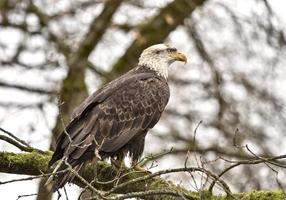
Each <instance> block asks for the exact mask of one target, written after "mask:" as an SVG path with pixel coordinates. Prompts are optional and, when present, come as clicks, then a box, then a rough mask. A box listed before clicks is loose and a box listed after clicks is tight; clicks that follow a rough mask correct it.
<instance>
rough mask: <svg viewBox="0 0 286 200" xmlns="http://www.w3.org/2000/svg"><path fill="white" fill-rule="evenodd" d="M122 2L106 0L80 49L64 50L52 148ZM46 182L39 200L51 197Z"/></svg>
mask: <svg viewBox="0 0 286 200" xmlns="http://www.w3.org/2000/svg"><path fill="white" fill-rule="evenodd" d="M122 1H123V0H108V1H106V3H105V6H104V8H103V10H102V12H101V14H100V15H99V16H98V17H96V18H95V19H94V20H93V22H92V23H91V25H90V27H89V30H88V32H87V34H86V35H85V37H84V38H83V40H82V41H81V43H80V44H79V46H78V48H77V50H76V51H75V52H73V53H69V54H67V53H64V55H65V56H66V59H67V64H68V74H67V76H66V78H65V80H64V81H63V84H62V87H61V90H60V94H59V100H60V102H59V104H60V107H59V109H60V111H59V115H58V117H57V122H56V125H55V127H54V129H53V131H52V132H53V135H52V139H51V145H50V149H51V150H53V149H54V148H55V146H56V138H58V136H59V134H60V133H61V132H62V130H63V127H64V126H65V124H67V123H68V122H69V119H70V116H71V114H72V112H73V110H74V108H75V107H76V106H78V105H79V104H80V103H81V102H82V101H83V100H84V99H85V98H86V97H87V95H88V94H87V88H86V84H85V71H86V68H87V66H88V57H89V55H90V54H91V52H92V51H93V49H94V48H95V47H96V45H97V44H98V42H99V41H100V40H101V38H102V36H103V34H104V33H105V31H106V29H107V28H108V27H109V25H110V23H111V20H112V17H113V15H114V13H115V12H116V10H117V9H118V7H119V6H120V5H121V3H122ZM60 49H62V48H60ZM65 52H67V51H65ZM45 182H46V179H45V178H43V179H42V180H41V181H40V184H39V190H38V193H39V195H38V197H37V200H50V199H51V196H47V195H46V193H47V191H48V190H47V188H46V187H45ZM41 194H44V195H41Z"/></svg>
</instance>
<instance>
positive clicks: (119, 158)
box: [111, 152, 126, 171]
mask: <svg viewBox="0 0 286 200" xmlns="http://www.w3.org/2000/svg"><path fill="white" fill-rule="evenodd" d="M111 164H112V165H113V166H115V168H116V169H117V170H118V171H122V170H123V169H124V168H126V167H125V164H124V153H123V152H119V153H118V154H117V155H116V158H111Z"/></svg>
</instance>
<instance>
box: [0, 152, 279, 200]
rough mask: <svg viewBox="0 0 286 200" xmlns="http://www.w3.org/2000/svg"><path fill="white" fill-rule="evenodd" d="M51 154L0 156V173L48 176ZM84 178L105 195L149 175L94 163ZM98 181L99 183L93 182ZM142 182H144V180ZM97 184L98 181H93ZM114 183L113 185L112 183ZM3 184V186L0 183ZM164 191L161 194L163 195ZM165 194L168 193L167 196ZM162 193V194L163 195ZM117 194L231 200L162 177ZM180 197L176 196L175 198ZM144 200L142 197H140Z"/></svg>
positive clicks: (274, 199)
mask: <svg viewBox="0 0 286 200" xmlns="http://www.w3.org/2000/svg"><path fill="white" fill-rule="evenodd" d="M51 155H52V152H50V151H48V152H46V153H45V154H42V153H38V152H31V153H12V152H0V172H4V173H11V174H25V175H32V176H36V175H40V174H46V173H49V172H50V171H51V169H48V161H49V160H50V158H51ZM80 174H81V176H82V177H83V178H85V179H86V180H87V181H89V182H91V181H93V182H94V184H93V186H94V187H95V188H96V189H98V190H102V191H109V190H110V189H112V188H114V184H115V183H116V184H120V183H126V182H128V181H131V180H134V179H138V178H140V177H144V176H148V174H147V173H142V172H135V171H132V170H127V169H126V173H125V172H124V174H125V175H124V176H123V177H122V178H121V179H120V180H117V179H115V178H116V175H117V172H116V170H115V169H114V168H113V167H112V166H111V165H110V164H108V163H106V162H103V161H99V162H97V165H96V167H94V165H93V164H92V163H91V164H89V165H87V166H86V168H85V170H83V171H82V172H81V173H80ZM94 177H96V179H94ZM141 179H142V178H141ZM94 180H96V181H94ZM112 180H114V181H112ZM74 183H75V184H77V185H78V186H80V187H85V185H84V184H83V183H82V182H80V181H79V180H78V179H76V180H74ZM0 184H1V183H0ZM160 191H161V193H160ZM164 191H168V193H170V194H169V195H167V194H168V193H166V195H164ZM144 192H149V193H148V195H146V196H144ZM162 192H163V193H162ZM116 193H120V194H128V195H130V194H133V195H135V196H136V195H137V196H138V195H139V196H140V195H143V197H144V199H154V200H161V199H178V196H180V195H182V198H185V199H193V200H199V199H210V200H212V199H215V200H223V199H231V197H226V196H213V195H211V193H210V192H206V191H202V192H190V191H187V190H186V189H185V188H183V187H182V186H179V185H176V184H174V183H173V182H171V181H166V180H164V179H163V178H161V177H152V178H150V179H145V180H142V181H138V182H134V183H133V184H129V185H127V186H126V187H122V188H118V190H116ZM176 195H177V196H176ZM141 197H142V196H141ZM234 197H235V198H236V199H242V200H257V199H260V200H261V199H263V200H283V199H285V195H284V193H283V192H282V191H281V192H280V191H275V192H266V191H259V192H257V191H254V192H250V193H240V194H235V195H234Z"/></svg>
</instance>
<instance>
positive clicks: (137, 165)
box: [132, 160, 151, 174]
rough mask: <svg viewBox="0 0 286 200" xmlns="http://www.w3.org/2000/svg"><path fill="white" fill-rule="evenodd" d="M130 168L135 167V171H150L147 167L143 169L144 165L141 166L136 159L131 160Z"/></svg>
mask: <svg viewBox="0 0 286 200" xmlns="http://www.w3.org/2000/svg"><path fill="white" fill-rule="evenodd" d="M132 168H133V169H135V170H136V171H139V172H147V173H150V174H151V172H150V171H148V170H147V169H145V168H144V167H141V166H140V165H139V163H138V161H137V160H133V161H132Z"/></svg>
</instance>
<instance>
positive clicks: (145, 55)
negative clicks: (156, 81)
mask: <svg viewBox="0 0 286 200" xmlns="http://www.w3.org/2000/svg"><path fill="white" fill-rule="evenodd" d="M175 61H182V62H185V63H186V62H187V57H186V56H185V55H184V54H182V53H180V52H179V51H178V50H177V49H176V48H172V47H170V46H168V45H166V44H156V45H153V46H150V47H148V48H147V49H145V50H144V51H143V52H142V54H141V55H140V58H139V66H142V65H144V66H146V67H148V68H150V69H152V70H154V71H156V72H157V73H158V75H160V76H163V77H164V78H166V79H167V78H168V67H169V65H171V64H172V63H173V62H175Z"/></svg>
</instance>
